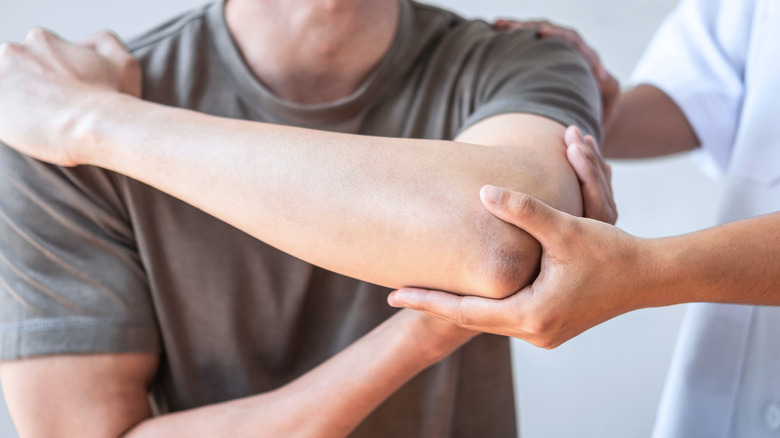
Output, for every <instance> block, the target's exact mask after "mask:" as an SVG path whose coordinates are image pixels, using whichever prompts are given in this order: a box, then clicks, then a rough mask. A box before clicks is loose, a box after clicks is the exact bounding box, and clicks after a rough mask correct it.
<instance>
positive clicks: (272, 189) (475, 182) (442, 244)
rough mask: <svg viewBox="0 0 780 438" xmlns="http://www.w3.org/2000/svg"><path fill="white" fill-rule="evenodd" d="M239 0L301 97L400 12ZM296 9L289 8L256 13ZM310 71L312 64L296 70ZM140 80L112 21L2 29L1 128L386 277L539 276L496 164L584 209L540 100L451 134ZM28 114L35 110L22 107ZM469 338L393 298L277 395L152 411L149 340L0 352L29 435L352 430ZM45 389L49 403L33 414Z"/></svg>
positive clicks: (343, 266) (326, 87)
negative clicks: (202, 101) (294, 119)
mask: <svg viewBox="0 0 780 438" xmlns="http://www.w3.org/2000/svg"><path fill="white" fill-rule="evenodd" d="M227 5H228V7H227V11H226V14H227V19H228V24H229V26H230V28H231V31H232V32H233V33H234V37H235V38H236V41H237V44H238V45H239V47H240V48H241V50H242V52H243V54H244V56H245V58H246V59H247V62H248V63H249V64H250V67H251V68H252V69H253V71H254V72H255V74H256V75H257V76H258V77H260V78H261V79H262V80H263V81H264V82H265V83H267V84H269V86H270V87H271V88H272V89H273V90H274V91H275V92H276V93H277V94H279V95H280V96H282V97H285V98H288V99H290V100H293V101H298V102H302V103H318V102H327V101H330V100H333V99H337V98H340V97H344V96H345V95H347V94H349V93H350V92H352V91H353V90H354V89H355V87H357V86H358V85H359V84H360V83H361V81H362V79H363V78H365V76H366V74H367V73H368V72H369V71H370V70H371V68H372V67H373V65H374V64H375V62H376V60H378V59H379V58H381V54H382V53H384V50H386V48H387V47H388V45H389V41H390V40H391V39H392V32H394V29H395V21H396V20H397V10H396V9H397V4H396V3H395V2H394V1H389V0H388V1H383V2H378V1H374V2H371V8H375V7H376V8H379V9H376V10H375V9H371V8H368V6H367V5H368V2H362V1H357V0H354V1H342V2H311V1H306V2H304V1H289V0H288V1H287V2H250V1H248V0H246V1H245V0H231V1H230V2H228V3H227ZM265 8H272V9H265ZM273 8H277V9H273ZM288 9H289V10H288ZM376 11H380V12H382V13H379V12H376ZM288 12H289V15H285V17H288V16H289V17H290V21H289V22H285V21H282V22H279V23H278V26H277V25H276V24H277V23H274V24H273V25H270V26H265V27H262V29H259V27H258V26H256V25H253V23H256V22H257V20H258V17H261V16H268V14H271V13H280V14H287V13H288ZM373 13H376V14H377V15H378V18H377V20H378V21H376V22H372V25H371V26H368V27H366V26H365V24H364V23H365V15H366V14H373ZM291 29H307V32H306V33H301V32H297V31H294V30H291ZM355 32H361V33H362V34H363V35H361V38H354V33H355ZM388 32H390V33H388ZM288 42H289V44H287V43H288ZM287 45H292V46H294V47H295V50H294V51H291V50H287V49H285V47H286V46H287ZM85 46H86V47H85ZM97 54H99V55H102V56H97ZM261 59H262V60H266V61H267V60H268V59H272V60H274V61H275V62H260V61H259V60H261ZM332 59H337V60H339V62H329V60H332ZM302 67H305V68H302ZM269 69H270V70H269ZM300 71H305V72H307V74H308V76H304V77H301V76H300V75H292V74H286V73H288V72H289V73H292V72H300ZM139 84H140V82H139V78H138V69H137V66H134V62H133V60H132V59H131V58H130V57H129V55H128V54H127V53H126V52H124V50H123V48H122V47H121V44H120V43H119V42H118V41H117V40H116V39H115V38H114V37H112V36H110V35H107V34H101V35H99V36H97V37H95V38H93V39H92V40H91V41H88V42H86V43H85V44H84V45H83V46H82V47H76V46H72V45H69V44H67V43H65V42H63V41H61V40H59V39H58V38H56V36H54V35H52V34H50V33H48V32H45V31H42V30H35V31H33V32H31V33H30V35H29V36H28V38H27V39H26V40H25V41H24V42H23V43H22V44H21V45H12V44H5V45H3V46H2V47H0V96H3V97H2V98H0V112H1V113H3V114H4V115H7V117H3V118H2V119H0V138H1V139H2V140H3V141H4V142H6V143H9V144H11V145H13V147H15V148H18V149H19V150H20V151H22V152H24V153H26V154H29V155H32V156H33V157H36V158H38V159H41V160H45V161H49V162H52V163H55V164H59V165H64V166H70V165H78V164H92V165H98V166H102V167H105V168H107V169H111V170H114V171H118V172H121V173H125V174H127V175H129V176H131V177H134V178H136V179H139V180H141V181H144V182H146V183H148V184H151V185H153V186H155V187H157V188H159V189H161V190H163V191H166V192H168V193H170V194H172V195H174V196H177V197H179V198H181V199H184V200H185V201H187V202H190V203H192V204H194V205H196V206H198V207H200V208H201V209H203V210H205V211H207V212H209V213H211V214H213V215H215V216H217V217H219V218H221V219H223V220H225V221H227V222H228V223H231V224H232V225H234V226H237V227H239V228H240V229H242V230H244V231H246V232H248V233H249V234H251V235H253V236H255V237H257V238H260V239H262V240H264V241H267V242H268V243H270V244H272V245H275V246H277V247H278V248H280V249H282V250H283V251H286V252H289V253H291V254H293V255H296V256H298V257H300V258H302V259H304V260H307V261H310V262H312V263H314V264H317V265H320V266H323V267H326V268H328V269H332V270H334V271H336V272H340V273H343V274H346V275H350V276H353V277H357V278H360V279H364V280H366V281H371V282H374V283H379V284H384V285H387V286H392V287H401V286H411V285H415V286H424V287H436V288H445V289H449V290H453V291H459V292H462V293H473V294H479V295H482V296H488V297H492V298H499V297H504V296H507V295H510V294H512V293H514V292H515V291H517V290H518V289H519V288H521V287H522V286H523V285H525V284H526V283H527V282H528V281H529V280H530V279H531V277H532V275H533V273H534V272H535V271H536V269H537V266H538V257H539V254H540V248H539V245H538V243H537V242H536V241H535V240H533V239H532V238H531V237H530V236H529V235H527V233H525V232H522V231H521V230H519V229H517V228H516V227H513V226H511V225H509V224H507V223H505V222H503V221H501V220H499V219H498V218H495V217H494V216H492V215H491V214H489V212H487V211H486V210H484V209H483V208H482V207H481V205H480V204H479V201H478V199H477V193H478V190H479V188H480V187H481V186H482V185H484V184H485V183H487V182H488V181H491V180H492V181H499V182H500V183H502V184H504V185H507V186H508V187H513V188H516V189H523V190H525V191H528V192H531V193H534V195H536V196H539V197H540V198H541V199H544V200H545V201H547V202H549V203H551V204H552V205H555V206H556V207H558V208H561V209H564V210H566V211H570V212H572V213H575V214H579V213H580V212H581V210H582V207H581V196H580V192H579V190H578V187H579V184H578V183H577V180H576V177H575V174H574V172H573V171H572V169H571V167H570V166H569V164H568V163H567V155H566V149H565V148H564V146H563V143H562V141H561V138H562V136H563V131H564V128H563V127H562V126H560V125H558V124H556V123H553V122H551V121H549V120H546V119H543V118H540V117H535V116H529V115H522V114H509V115H504V116H497V117H493V118H491V119H488V120H485V121H484V122H481V123H479V124H476V125H474V126H473V127H471V128H470V129H468V130H466V131H465V132H464V133H463V134H462V135H461V136H459V137H458V139H456V141H426V140H411V139H387V138H374V137H361V136H356V135H342V134H334V133H326V132H318V131H312V130H306V129H296V128H288V127H282V126H273V125H267V124H260V123H251V122H244V121H236V120H228V119H221V118H216V117H209V116H205V115H201V114H197V113H193V112H190V111H185V110H181V109H174V108H166V107H162V106H159V105H154V104H151V103H146V102H142V101H140V100H138V99H136V98H134V97H132V95H133V94H137V91H138V90H139V89H140V88H139V87H140V85H139ZM116 90H121V91H124V92H125V94H118V93H116ZM11 109H13V110H11ZM33 112H34V113H35V114H36V115H38V117H37V118H35V119H32V118H30V117H27V116H26V114H31V113H33ZM369 145H370V146H371V147H367V146H369ZM185 146H186V152H185V149H184V147H185ZM376 151H382V153H381V154H380V153H377V152H376ZM475 163H477V164H478V165H475ZM258 169H261V170H262V171H263V172H257V170H258ZM258 173H263V176H264V177H263V178H262V179H260V178H258V177H257V175H258ZM442 193H447V194H448V195H447V196H446V197H443V196H441V194H442ZM301 205H305V206H306V208H305V209H301V208H300V206H301ZM269 206H272V208H269ZM401 218H402V219H403V220H400V219H401ZM377 230H382V232H381V233H378V232H377ZM301 242H306V245H302V244H301ZM410 242H411V243H412V244H413V245H410ZM410 247H411V248H414V252H411V253H410V251H409V248H410ZM376 260H382V263H376ZM471 336H473V332H470V331H467V330H463V329H461V328H458V327H456V326H455V325H453V324H450V323H446V322H443V321H440V320H438V319H435V318H432V317H429V316H427V315H423V314H419V313H414V312H411V311H403V312H399V313H398V314H397V315H396V316H395V317H393V318H391V319H389V320H388V321H386V322H385V323H384V324H382V325H381V326H379V327H378V328H377V329H375V330H374V331H373V332H371V333H369V334H368V335H366V336H365V337H364V338H361V339H360V340H359V341H358V342H356V343H355V344H353V345H352V346H351V347H350V348H348V349H347V350H345V351H344V352H341V353H339V354H338V355H336V356H335V357H333V358H332V359H330V360H329V361H327V362H325V363H324V364H323V365H321V366H320V367H318V368H316V369H315V370H312V371H311V372H309V373H307V374H305V375H303V376H302V377H300V378H299V379H297V380H296V381H294V382H292V383H290V384H289V385H286V386H285V387H283V388H280V389H278V390H276V391H273V392H272V393H268V394H260V395H258V396H254V397H249V398H246V399H241V400H235V401H230V402H226V403H221V404H216V405H212V406H206V407H203V408H200V409H195V410H191V411H186V412H181V413H176V414H170V415H163V416H161V417H157V418H149V409H148V403H147V400H146V398H145V397H142V396H141V395H140V394H142V393H143V394H145V390H146V388H147V386H148V384H149V382H150V381H151V380H152V378H153V376H154V374H155V372H156V369H157V362H158V360H159V358H158V357H157V356H156V355H140V354H127V355H86V356H83V357H79V358H74V357H73V356H52V357H45V358H38V359H30V360H21V361H17V362H9V363H4V364H2V365H0V375H2V378H3V380H4V382H11V383H9V384H7V385H4V390H5V391H6V397H7V400H8V403H9V407H10V411H11V414H12V416H13V418H14V421H15V423H16V424H17V427H18V428H19V430H20V431H21V432H22V433H23V434H24V436H47V437H49V436H89V434H93V433H94V434H96V435H100V436H119V435H122V434H124V433H126V434H127V435H128V436H134V435H140V436H144V435H150V436H158V435H165V436H167V435H186V436H214V435H230V436H245V435H256V433H257V430H262V431H263V432H264V433H266V434H268V435H270V436H343V435H345V434H347V433H348V432H349V431H350V430H352V429H354V427H355V426H356V425H357V424H359V422H360V421H361V420H362V419H363V418H364V417H365V416H366V415H368V413H370V412H371V411H372V410H373V409H374V408H375V407H376V406H377V405H378V404H379V403H381V401H382V400H384V399H385V398H386V397H388V396H389V395H390V394H391V393H392V392H393V391H395V390H396V389H397V388H398V387H400V386H401V385H402V384H403V383H405V382H406V381H407V380H408V379H410V378H411V377H413V376H414V375H415V374H416V373H417V372H419V371H420V370H422V369H424V368H425V367H427V366H429V365H431V364H433V363H435V362H436V361H438V360H440V359H441V358H443V357H445V356H446V355H447V354H449V353H450V352H452V351H453V350H454V349H456V348H457V347H458V346H460V345H461V344H462V343H464V342H465V341H466V340H467V339H469V338H470V337H471ZM85 369H89V370H90V372H89V373H84V372H81V371H80V370H85ZM43 387H46V388H48V390H47V391H46V392H44V391H40V390H38V389H37V388H43ZM74 393H78V394H79V395H80V396H79V397H78V398H76V399H75V400H74V397H73V394H74ZM334 393H338V394H339V400H338V401H337V402H334V400H333V394H334ZM127 394H132V396H128V395H127ZM44 399H45V400H44ZM45 403H52V404H54V405H56V406H57V408H52V409H51V410H48V411H47V415H46V416H40V415H36V413H37V412H39V407H40V406H44V405H45ZM95 423H97V424H95ZM303 424H307V425H309V424H310V425H311V426H312V427H311V428H303V427H302V425H303ZM86 425H89V427H87V426H86Z"/></svg>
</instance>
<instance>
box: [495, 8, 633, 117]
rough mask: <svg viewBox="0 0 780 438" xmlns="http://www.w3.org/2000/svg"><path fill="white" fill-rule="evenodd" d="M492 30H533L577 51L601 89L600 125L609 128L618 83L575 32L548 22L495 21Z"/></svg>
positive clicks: (617, 93) (616, 97) (614, 108)
mask: <svg viewBox="0 0 780 438" xmlns="http://www.w3.org/2000/svg"><path fill="white" fill-rule="evenodd" d="M493 28H495V29H498V30H506V31H512V30H516V29H534V30H536V34H537V35H539V37H540V38H556V39H559V40H563V41H566V42H567V43H569V44H571V45H572V46H574V48H576V49H577V50H579V52H580V53H581V54H582V56H583V57H584V58H585V60H586V61H587V62H588V64H589V65H590V68H591V69H592V70H593V74H594V75H595V76H596V80H597V81H598V83H599V87H600V88H601V100H602V110H603V114H602V119H601V121H602V124H603V125H604V126H609V123H610V121H611V120H612V117H613V116H614V114H615V111H616V105H617V101H618V96H620V83H619V82H618V80H617V79H615V77H614V76H612V74H611V73H610V72H609V71H608V70H607V68H606V67H605V66H604V64H603V63H602V62H601V58H600V57H599V54H598V53H596V51H595V50H593V48H592V47H591V46H590V45H589V44H588V43H587V42H585V40H584V39H583V38H582V37H581V36H580V34H579V33H577V31H576V30H574V29H570V28H567V27H563V26H559V25H557V24H554V23H550V22H549V21H514V20H496V22H495V23H493Z"/></svg>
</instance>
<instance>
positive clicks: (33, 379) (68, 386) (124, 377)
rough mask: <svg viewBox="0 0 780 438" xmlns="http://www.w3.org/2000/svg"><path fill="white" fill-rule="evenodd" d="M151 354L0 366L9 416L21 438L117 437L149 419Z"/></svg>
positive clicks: (155, 361)
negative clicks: (148, 391)
mask: <svg viewBox="0 0 780 438" xmlns="http://www.w3.org/2000/svg"><path fill="white" fill-rule="evenodd" d="M157 364H158V356H157V355H155V354H145V353H143V354H141V353H131V354H90V355H68V356H46V357H38V358H32V359H23V360H17V361H10V362H4V363H2V364H0V378H1V379H2V383H3V392H4V394H5V398H6V402H7V404H8V410H9V412H10V414H11V418H12V419H13V421H14V424H15V425H16V429H17V431H18V432H19V434H20V436H23V437H58V436H62V437H70V436H78V437H90V436H95V437H118V436H121V435H123V434H124V433H125V432H127V431H128V430H129V429H130V428H131V427H132V426H134V425H135V424H137V423H139V422H141V421H143V420H144V419H146V418H149V417H150V416H151V408H150V406H149V400H148V397H147V388H148V385H149V383H150V382H151V380H152V378H153V376H154V374H155V372H156V370H157Z"/></svg>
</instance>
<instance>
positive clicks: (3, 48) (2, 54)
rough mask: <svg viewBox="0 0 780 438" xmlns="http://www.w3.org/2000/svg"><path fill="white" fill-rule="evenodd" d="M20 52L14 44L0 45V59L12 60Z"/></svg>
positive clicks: (19, 47)
mask: <svg viewBox="0 0 780 438" xmlns="http://www.w3.org/2000/svg"><path fill="white" fill-rule="evenodd" d="M21 52H22V48H21V46H19V45H18V44H14V43H2V44H0V59H8V58H13V57H15V56H17V55H19V54H20V53H21Z"/></svg>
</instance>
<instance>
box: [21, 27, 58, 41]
mask: <svg viewBox="0 0 780 438" xmlns="http://www.w3.org/2000/svg"><path fill="white" fill-rule="evenodd" d="M51 36H52V34H51V32H49V31H48V30H46V29H44V28H42V27H34V28H32V29H30V31H29V32H27V37H26V38H25V40H29V41H49V40H50V39H51Z"/></svg>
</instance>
